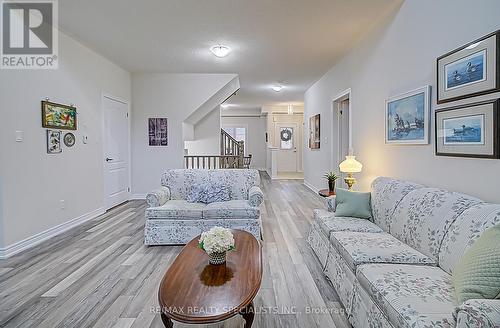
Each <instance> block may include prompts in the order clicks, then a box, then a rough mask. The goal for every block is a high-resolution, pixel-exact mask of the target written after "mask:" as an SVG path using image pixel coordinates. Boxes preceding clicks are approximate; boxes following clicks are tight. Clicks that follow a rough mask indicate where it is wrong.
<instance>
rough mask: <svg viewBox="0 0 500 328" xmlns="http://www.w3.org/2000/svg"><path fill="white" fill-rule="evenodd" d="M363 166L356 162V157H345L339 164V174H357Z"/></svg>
mask: <svg viewBox="0 0 500 328" xmlns="http://www.w3.org/2000/svg"><path fill="white" fill-rule="evenodd" d="M362 168H363V164H361V163H360V162H358V161H357V160H356V156H346V157H345V160H344V161H343V162H342V163H340V165H339V169H340V172H344V173H358V172H361V169H362Z"/></svg>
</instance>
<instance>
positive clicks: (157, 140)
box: [148, 118, 168, 146]
mask: <svg viewBox="0 0 500 328" xmlns="http://www.w3.org/2000/svg"><path fill="white" fill-rule="evenodd" d="M148 126H149V134H148V137H149V145H150V146H168V119H166V118H150V119H148Z"/></svg>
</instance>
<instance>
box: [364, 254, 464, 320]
mask: <svg viewBox="0 0 500 328" xmlns="http://www.w3.org/2000/svg"><path fill="white" fill-rule="evenodd" d="M356 276H357V279H358V281H359V283H360V284H361V286H362V287H363V289H364V290H365V291H367V293H368V294H369V295H370V297H371V298H372V300H373V302H374V303H375V304H377V306H378V307H379V308H380V309H381V310H382V311H383V312H384V313H385V315H386V317H387V318H388V319H389V321H390V322H391V324H392V325H393V326H394V327H408V328H410V327H411V328H414V327H450V328H451V327H455V319H454V318H453V313H454V310H455V306H456V304H455V303H454V297H453V287H452V284H451V276H450V275H449V274H447V273H446V272H445V271H443V270H441V269H440V268H438V267H432V266H424V265H402V264H367V265H362V266H360V267H359V268H358V272H357V274H356Z"/></svg>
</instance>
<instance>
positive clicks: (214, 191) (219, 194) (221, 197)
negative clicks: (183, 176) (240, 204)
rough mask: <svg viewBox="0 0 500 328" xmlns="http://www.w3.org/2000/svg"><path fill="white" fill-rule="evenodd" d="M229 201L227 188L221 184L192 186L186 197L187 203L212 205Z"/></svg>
mask: <svg viewBox="0 0 500 328" xmlns="http://www.w3.org/2000/svg"><path fill="white" fill-rule="evenodd" d="M229 200H231V198H230V196H229V188H228V187H227V186H226V185H224V184H222V183H207V184H196V185H194V186H193V187H192V188H191V190H190V192H189V193H188V195H187V197H186V201H187V202H188V203H205V204H209V203H214V202H227V201H229Z"/></svg>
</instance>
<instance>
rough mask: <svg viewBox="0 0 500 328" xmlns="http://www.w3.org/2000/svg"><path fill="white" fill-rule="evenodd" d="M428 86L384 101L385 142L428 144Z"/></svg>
mask: <svg viewBox="0 0 500 328" xmlns="http://www.w3.org/2000/svg"><path fill="white" fill-rule="evenodd" d="M429 88H430V87H429V86H426V87H424V88H420V89H417V90H414V91H411V92H409V93H406V94H403V95H400V96H396V97H393V98H391V99H389V100H388V101H386V143H402V144H428V131H429V130H428V129H429V128H428V121H429V97H428V95H429Z"/></svg>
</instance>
